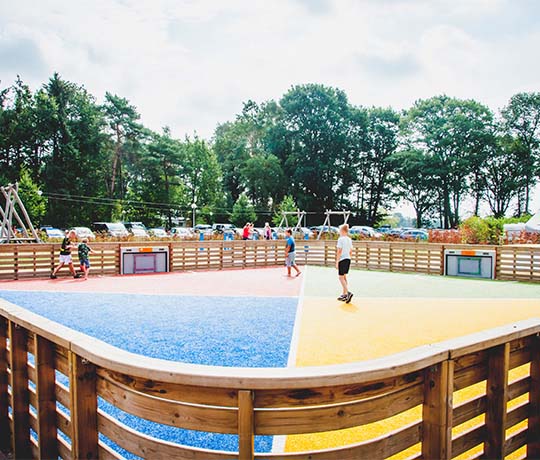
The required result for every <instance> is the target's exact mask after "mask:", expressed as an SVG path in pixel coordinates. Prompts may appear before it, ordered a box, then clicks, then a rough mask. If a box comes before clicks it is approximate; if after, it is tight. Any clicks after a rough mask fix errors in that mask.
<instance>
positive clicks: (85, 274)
mask: <svg viewBox="0 0 540 460" xmlns="http://www.w3.org/2000/svg"><path fill="white" fill-rule="evenodd" d="M88 273H90V265H85V266H84V279H85V280H87V279H88Z"/></svg>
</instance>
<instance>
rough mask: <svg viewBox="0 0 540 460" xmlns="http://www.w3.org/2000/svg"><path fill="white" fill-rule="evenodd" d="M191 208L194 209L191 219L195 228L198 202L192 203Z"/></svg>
mask: <svg viewBox="0 0 540 460" xmlns="http://www.w3.org/2000/svg"><path fill="white" fill-rule="evenodd" d="M191 209H192V210H193V217H192V219H191V223H192V226H193V228H194V229H195V213H196V212H197V204H196V203H191Z"/></svg>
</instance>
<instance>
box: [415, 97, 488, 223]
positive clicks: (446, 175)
mask: <svg viewBox="0 0 540 460" xmlns="http://www.w3.org/2000/svg"><path fill="white" fill-rule="evenodd" d="M492 124H493V114H492V113H491V111H490V110H489V108H487V107H485V106H483V105H482V104H480V103H478V102H476V101H473V100H460V99H455V98H450V97H448V96H436V97H433V98H431V99H426V100H420V101H417V102H416V103H415V104H414V106H413V107H412V108H411V109H410V110H409V112H408V114H407V117H406V119H405V133H406V135H407V137H408V144H409V145H410V146H411V147H414V148H416V149H418V150H422V151H425V152H426V153H427V154H429V155H430V156H431V157H432V159H433V166H434V168H435V170H436V177H437V183H438V184H439V185H438V187H437V190H438V193H439V195H440V201H441V207H442V209H443V216H442V217H443V221H444V226H445V228H452V227H455V226H457V224H458V223H459V211H460V205H461V204H462V201H463V199H464V198H465V196H466V195H467V193H468V192H470V191H471V182H472V177H473V176H474V175H475V173H476V174H477V173H478V172H477V171H476V169H478V168H479V167H480V165H481V164H482V160H483V158H484V156H485V154H486V143H489V142H491V137H492V131H493V130H492Z"/></svg>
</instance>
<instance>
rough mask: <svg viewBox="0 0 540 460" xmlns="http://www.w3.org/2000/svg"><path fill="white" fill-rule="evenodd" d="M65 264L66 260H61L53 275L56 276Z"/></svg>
mask: <svg viewBox="0 0 540 460" xmlns="http://www.w3.org/2000/svg"><path fill="white" fill-rule="evenodd" d="M63 266H64V262H60V263H59V264H58V265H57V267H56V268H55V269H54V271H53V272H52V274H53V276H56V274H57V273H58V271H59V270H60V269H61V268H62V267H63Z"/></svg>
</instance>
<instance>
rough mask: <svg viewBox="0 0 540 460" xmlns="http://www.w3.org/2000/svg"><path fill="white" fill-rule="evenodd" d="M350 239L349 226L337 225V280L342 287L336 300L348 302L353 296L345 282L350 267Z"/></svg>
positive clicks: (351, 245)
mask: <svg viewBox="0 0 540 460" xmlns="http://www.w3.org/2000/svg"><path fill="white" fill-rule="evenodd" d="M352 247H353V244H352V240H351V237H350V236H349V226H348V225H347V224H343V225H342V226H341V227H339V239H338V241H337V250H336V268H337V269H338V274H339V282H340V283H341V286H342V287H343V293H342V294H341V295H340V296H339V297H338V300H341V301H342V302H346V303H349V302H350V301H351V299H352V297H353V294H352V292H349V284H348V282H347V274H348V273H349V268H350V267H351V251H352Z"/></svg>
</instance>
